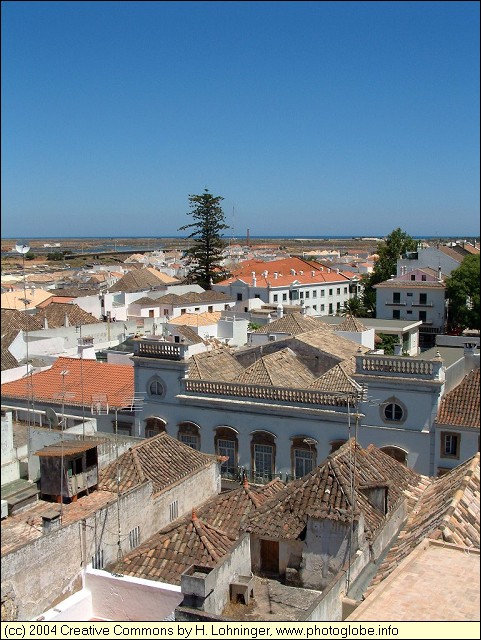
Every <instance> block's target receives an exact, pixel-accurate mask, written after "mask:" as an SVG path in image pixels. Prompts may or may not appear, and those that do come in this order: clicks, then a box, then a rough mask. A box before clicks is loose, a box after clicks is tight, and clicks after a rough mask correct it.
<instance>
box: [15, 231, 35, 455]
mask: <svg viewBox="0 0 481 640" xmlns="http://www.w3.org/2000/svg"><path fill="white" fill-rule="evenodd" d="M15 251H16V252H17V253H19V254H20V255H21V256H22V276H23V298H22V299H21V300H20V301H21V302H23V304H24V312H25V357H26V362H27V365H26V378H25V379H26V383H27V430H28V443H27V449H28V452H29V453H30V450H31V445H30V435H31V433H30V396H31V395H32V376H31V371H30V366H29V361H28V355H29V354H28V322H29V316H28V314H27V305H28V304H29V302H30V300H29V299H28V298H27V282H26V278H25V255H26V254H27V253H28V252H29V251H30V245H29V244H28V242H23V241H21V240H19V241H18V242H17V243H16V244H15ZM34 420H35V416H34Z"/></svg>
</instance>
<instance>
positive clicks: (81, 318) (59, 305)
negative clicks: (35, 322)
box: [36, 302, 99, 329]
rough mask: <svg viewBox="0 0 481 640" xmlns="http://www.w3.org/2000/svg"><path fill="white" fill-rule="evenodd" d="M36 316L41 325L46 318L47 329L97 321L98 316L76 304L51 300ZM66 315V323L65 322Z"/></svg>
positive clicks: (96, 322)
mask: <svg viewBox="0 0 481 640" xmlns="http://www.w3.org/2000/svg"><path fill="white" fill-rule="evenodd" d="M36 317H37V318H38V319H39V320H40V322H42V326H44V322H45V320H47V324H48V328H49V329H57V328H58V327H65V326H70V327H73V326H76V325H84V324H98V323H99V320H98V318H96V317H95V316H93V315H92V314H91V313H88V312H87V311H84V310H83V309H81V308H80V307H79V306H78V305H77V304H71V303H68V302H52V303H50V304H49V305H48V306H46V307H45V308H44V309H42V311H39V312H38V313H37V315H36ZM66 317H67V322H68V324H66V323H65V318H66Z"/></svg>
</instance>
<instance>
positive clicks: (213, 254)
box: [179, 189, 229, 289]
mask: <svg viewBox="0 0 481 640" xmlns="http://www.w3.org/2000/svg"><path fill="white" fill-rule="evenodd" d="M223 199H224V198H223V197H222V196H213V195H212V194H211V193H210V192H209V191H208V189H205V190H204V193H202V194H201V195H190V196H189V202H190V208H191V211H189V213H188V215H190V216H192V218H193V219H194V222H192V223H190V224H186V225H184V226H183V227H180V228H179V231H185V230H187V229H192V233H191V234H190V235H189V236H187V237H188V238H189V239H193V241H194V242H193V245H192V246H191V247H190V248H189V249H188V250H187V256H188V263H187V264H188V267H189V272H188V274H187V279H188V280H189V281H190V282H194V283H196V284H199V285H200V286H201V287H203V288H204V289H210V288H211V284H212V283H213V282H217V281H219V280H221V279H222V278H224V277H225V275H226V272H225V270H224V269H223V268H222V266H221V262H222V260H223V258H224V249H225V246H226V242H225V240H224V239H223V237H222V232H223V231H224V230H225V229H228V228H229V226H228V225H227V224H225V218H224V212H223V210H222V207H221V204H220V203H221V202H222V200H223Z"/></svg>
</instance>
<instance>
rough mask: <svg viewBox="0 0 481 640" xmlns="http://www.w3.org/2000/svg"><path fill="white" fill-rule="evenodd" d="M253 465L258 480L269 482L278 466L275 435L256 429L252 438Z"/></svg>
mask: <svg viewBox="0 0 481 640" xmlns="http://www.w3.org/2000/svg"><path fill="white" fill-rule="evenodd" d="M251 467H252V470H253V472H254V478H255V480H256V481H257V482H269V481H270V480H272V477H273V475H274V472H275V468H276V445H275V436H274V435H273V434H272V433H269V432H268V431H255V432H254V433H253V434H252V440H251Z"/></svg>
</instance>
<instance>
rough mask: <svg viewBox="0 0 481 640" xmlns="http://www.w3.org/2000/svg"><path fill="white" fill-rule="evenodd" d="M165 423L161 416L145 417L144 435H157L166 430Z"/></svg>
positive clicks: (149, 436) (150, 436) (148, 436)
mask: <svg viewBox="0 0 481 640" xmlns="http://www.w3.org/2000/svg"><path fill="white" fill-rule="evenodd" d="M166 424H167V423H166V422H165V420H162V418H155V417H152V418H147V419H146V420H145V437H146V438H153V437H154V436H158V435H159V433H162V432H163V431H166V428H165V426H166Z"/></svg>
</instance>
